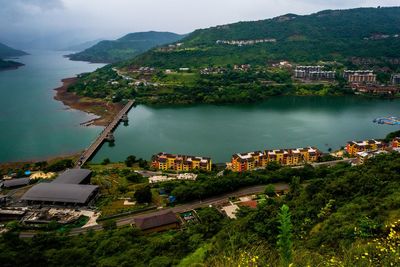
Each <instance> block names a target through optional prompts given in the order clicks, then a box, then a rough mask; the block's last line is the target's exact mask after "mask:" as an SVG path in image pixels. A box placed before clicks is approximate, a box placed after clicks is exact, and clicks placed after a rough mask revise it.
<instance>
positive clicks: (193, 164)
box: [152, 152, 212, 171]
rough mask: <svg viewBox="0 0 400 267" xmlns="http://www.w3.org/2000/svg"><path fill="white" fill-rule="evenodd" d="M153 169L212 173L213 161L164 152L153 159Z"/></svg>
mask: <svg viewBox="0 0 400 267" xmlns="http://www.w3.org/2000/svg"><path fill="white" fill-rule="evenodd" d="M152 167H154V168H156V169H158V170H163V171H166V170H174V171H191V170H205V171H211V167H212V161H211V159H210V158H205V157H195V156H186V155H174V154H168V153H163V152H162V153H158V154H157V155H154V156H153V157H152Z"/></svg>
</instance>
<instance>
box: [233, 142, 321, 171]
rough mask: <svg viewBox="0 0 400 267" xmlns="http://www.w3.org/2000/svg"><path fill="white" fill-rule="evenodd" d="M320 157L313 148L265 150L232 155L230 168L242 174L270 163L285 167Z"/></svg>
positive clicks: (314, 160) (309, 161)
mask: <svg viewBox="0 0 400 267" xmlns="http://www.w3.org/2000/svg"><path fill="white" fill-rule="evenodd" d="M320 156H321V152H320V151H319V150H318V149H316V148H313V147H307V148H296V149H279V150H278V149H276V150H265V151H264V152H261V151H256V152H249V153H238V154H234V155H233V156H232V161H231V163H230V166H231V168H232V170H233V171H235V172H244V171H251V170H254V169H256V168H260V167H265V166H267V165H268V164H269V163H271V162H276V163H279V164H281V165H286V166H296V165H300V164H303V163H311V162H316V161H317V160H318V159H319V157H320Z"/></svg>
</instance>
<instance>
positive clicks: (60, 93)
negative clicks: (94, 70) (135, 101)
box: [54, 77, 123, 126]
mask: <svg viewBox="0 0 400 267" xmlns="http://www.w3.org/2000/svg"><path fill="white" fill-rule="evenodd" d="M77 80H78V78H77V77H73V78H65V79H62V80H61V82H62V85H61V86H60V87H58V88H55V89H54V90H55V91H56V95H55V96H54V99H55V100H57V101H61V102H62V103H63V104H64V105H65V106H67V107H69V108H71V109H75V110H80V111H83V112H86V113H89V114H94V115H96V116H98V118H95V119H90V120H89V121H85V122H81V123H80V125H82V126H91V125H94V126H107V125H108V124H109V123H110V122H111V121H112V120H113V118H114V116H116V115H117V114H118V112H119V111H120V110H121V109H122V108H123V105H121V104H119V103H112V102H108V101H104V100H102V99H95V98H89V97H81V96H78V95H76V94H75V93H72V92H68V87H69V86H70V85H72V84H74V83H75V82H76V81H77Z"/></svg>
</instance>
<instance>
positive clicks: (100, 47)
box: [68, 31, 183, 63]
mask: <svg viewBox="0 0 400 267" xmlns="http://www.w3.org/2000/svg"><path fill="white" fill-rule="evenodd" d="M182 38H183V35H179V34H175V33H171V32H153V31H151V32H137V33H130V34H127V35H125V36H123V37H121V38H119V39H117V40H113V41H109V40H104V41H100V42H98V43H97V44H95V45H93V46H92V47H89V48H87V49H85V50H84V51H82V52H79V53H75V54H71V55H68V57H69V58H70V59H71V60H80V61H89V62H102V63H114V62H118V61H122V60H128V59H131V58H133V57H135V56H137V55H139V54H140V53H143V52H145V51H147V50H149V49H151V48H153V47H156V46H159V45H165V44H168V43H173V42H176V41H178V40H180V39H182Z"/></svg>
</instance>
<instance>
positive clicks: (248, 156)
mask: <svg viewBox="0 0 400 267" xmlns="http://www.w3.org/2000/svg"><path fill="white" fill-rule="evenodd" d="M265 159H266V157H265V155H264V154H263V153H262V152H261V151H256V152H249V153H237V154H234V155H233V156H232V161H231V166H232V170H233V171H236V172H244V171H251V170H254V169H255V168H259V167H265V165H266V160H265Z"/></svg>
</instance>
